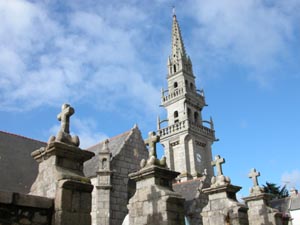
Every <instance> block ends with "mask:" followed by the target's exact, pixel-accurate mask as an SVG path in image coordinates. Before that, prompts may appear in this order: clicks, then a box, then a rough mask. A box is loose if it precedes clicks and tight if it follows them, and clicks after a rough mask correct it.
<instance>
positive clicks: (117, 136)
mask: <svg viewBox="0 0 300 225" xmlns="http://www.w3.org/2000/svg"><path fill="white" fill-rule="evenodd" d="M130 131H131V129H130V130H128V131H125V132H123V133H121V134H118V135H116V136H113V137H111V138H105V139H104V140H102V141H100V142H98V143H96V144H94V145H92V146H90V147H88V148H86V149H87V150H88V149H91V148H94V147H96V146H97V145H100V144H102V143H104V142H105V140H107V139H108V140H109V141H111V140H114V139H117V138H119V137H121V136H123V135H125V134H126V133H129V132H130Z"/></svg>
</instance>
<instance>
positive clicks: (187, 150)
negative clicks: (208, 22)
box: [157, 14, 215, 180]
mask: <svg viewBox="0 0 300 225" xmlns="http://www.w3.org/2000/svg"><path fill="white" fill-rule="evenodd" d="M167 67H168V75H167V82H168V90H164V89H162V93H161V99H162V106H163V107H164V108H165V109H166V110H167V119H166V120H160V119H158V121H157V128H158V134H159V136H160V142H161V144H162V145H163V146H164V150H165V156H166V158H167V165H168V166H169V167H170V169H172V170H175V171H178V172H180V173H181V174H180V179H181V180H187V179H192V178H196V177H199V176H201V173H203V171H204V170H205V169H206V170H207V175H208V176H209V177H212V176H213V169H212V166H211V161H212V155H211V145H212V143H213V142H214V141H215V134H214V130H213V129H214V128H213V121H212V120H209V121H205V120H202V115H201V112H202V109H203V108H204V107H205V106H206V103H205V97H204V92H203V90H201V91H200V90H197V88H196V84H195V76H194V73H193V68H192V62H191V60H190V57H189V56H188V55H187V53H186V51H185V47H184V43H183V39H182V36H181V31H180V27H179V24H178V21H177V18H176V15H175V14H174V15H173V25H172V51H171V55H170V56H169V57H168V63H167ZM164 122H167V123H168V124H167V126H165V125H166V124H164ZM204 123H207V124H208V125H209V127H205V126H204ZM163 126H164V127H163Z"/></svg>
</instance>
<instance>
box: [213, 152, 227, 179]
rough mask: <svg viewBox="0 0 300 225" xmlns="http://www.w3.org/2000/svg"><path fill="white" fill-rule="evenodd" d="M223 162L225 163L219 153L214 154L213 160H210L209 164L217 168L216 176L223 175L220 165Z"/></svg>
mask: <svg viewBox="0 0 300 225" xmlns="http://www.w3.org/2000/svg"><path fill="white" fill-rule="evenodd" d="M223 163H225V159H224V158H221V157H220V156H219V155H217V156H215V161H212V162H211V165H212V166H215V167H216V169H217V176H221V175H223V172H222V166H221V165H222V164H223Z"/></svg>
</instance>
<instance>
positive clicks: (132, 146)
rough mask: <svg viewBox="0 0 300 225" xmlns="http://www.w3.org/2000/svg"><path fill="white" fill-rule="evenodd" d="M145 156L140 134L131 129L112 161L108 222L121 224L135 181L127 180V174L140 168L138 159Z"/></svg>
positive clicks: (126, 212) (116, 224)
mask: <svg viewBox="0 0 300 225" xmlns="http://www.w3.org/2000/svg"><path fill="white" fill-rule="evenodd" d="M147 158H148V151H147V149H146V147H145V145H144V142H143V139H142V137H141V134H140V132H139V131H138V130H133V133H132V135H130V137H129V138H128V139H127V140H126V142H125V145H124V146H123V149H122V150H121V152H120V153H119V154H118V155H117V156H116V157H115V158H114V159H113V161H112V167H111V168H112V170H113V174H112V187H113V189H112V192H111V196H110V202H111V220H110V224H113V225H121V224H122V222H123V220H124V218H125V216H126V215H127V214H128V209H127V204H128V201H129V199H130V198H131V197H132V195H133V194H134V192H135V182H134V181H131V180H129V178H128V174H129V173H132V172H136V171H138V170H139V169H140V161H141V160H142V159H147ZM132 192H133V193H132Z"/></svg>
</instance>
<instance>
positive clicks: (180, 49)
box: [172, 11, 186, 60]
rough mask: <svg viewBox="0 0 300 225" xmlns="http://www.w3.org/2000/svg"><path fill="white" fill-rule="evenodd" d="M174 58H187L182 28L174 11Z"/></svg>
mask: <svg viewBox="0 0 300 225" xmlns="http://www.w3.org/2000/svg"><path fill="white" fill-rule="evenodd" d="M172 57H173V59H175V58H176V59H177V60H178V59H180V58H182V57H186V53H185V48H184V44H183V40H182V37H181V32H180V27H179V24H178V21H177V18H176V14H175V11H173V26H172Z"/></svg>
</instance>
